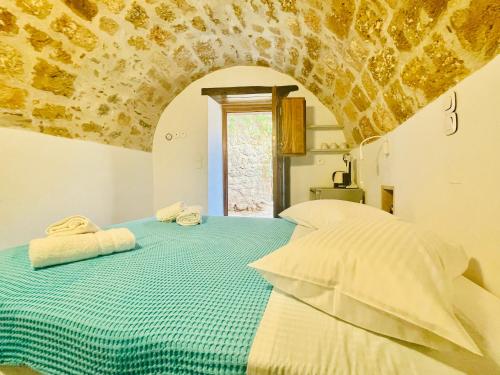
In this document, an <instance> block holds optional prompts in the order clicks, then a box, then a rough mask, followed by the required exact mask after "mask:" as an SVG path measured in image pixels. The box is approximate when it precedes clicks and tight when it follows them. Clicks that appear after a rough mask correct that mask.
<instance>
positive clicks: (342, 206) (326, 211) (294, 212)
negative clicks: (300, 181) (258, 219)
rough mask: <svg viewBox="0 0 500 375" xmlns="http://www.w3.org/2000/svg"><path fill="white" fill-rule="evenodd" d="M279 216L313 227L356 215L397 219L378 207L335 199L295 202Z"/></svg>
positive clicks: (318, 227)
mask: <svg viewBox="0 0 500 375" xmlns="http://www.w3.org/2000/svg"><path fill="white" fill-rule="evenodd" d="M279 216H280V217H281V218H283V219H285V220H288V221H291V222H292V223H295V224H299V225H303V226H306V227H309V228H314V229H320V228H325V227H329V226H331V225H334V224H337V223H338V222H339V221H341V220H345V219H354V218H358V217H364V218H373V219H377V218H379V219H390V218H391V219H397V218H396V217H395V216H393V215H391V214H390V213H388V212H385V211H382V210H380V209H378V208H375V207H372V206H367V205H365V204H361V203H355V202H349V201H343V200H337V199H317V200H312V201H307V202H302V203H299V204H295V205H293V206H291V207H289V208H287V209H286V210H284V211H282V212H281V213H280V214H279Z"/></svg>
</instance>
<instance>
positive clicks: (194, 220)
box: [177, 206, 202, 226]
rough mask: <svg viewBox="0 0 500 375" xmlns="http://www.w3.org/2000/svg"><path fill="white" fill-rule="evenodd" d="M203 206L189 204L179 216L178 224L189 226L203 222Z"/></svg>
mask: <svg viewBox="0 0 500 375" xmlns="http://www.w3.org/2000/svg"><path fill="white" fill-rule="evenodd" d="M201 210H202V207H201V206H189V207H187V208H186V209H185V210H184V211H182V212H181V213H180V214H179V215H178V216H177V224H179V225H183V226H188V225H196V224H201Z"/></svg>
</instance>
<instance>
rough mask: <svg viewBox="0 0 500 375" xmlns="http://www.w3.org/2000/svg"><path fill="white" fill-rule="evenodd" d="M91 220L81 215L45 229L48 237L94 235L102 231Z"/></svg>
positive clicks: (67, 218)
mask: <svg viewBox="0 0 500 375" xmlns="http://www.w3.org/2000/svg"><path fill="white" fill-rule="evenodd" d="M100 230H101V228H99V227H98V226H97V225H95V224H94V223H93V222H92V221H90V219H88V218H86V217H85V216H81V215H74V216H68V217H66V218H64V219H62V220H59V221H58V222H55V223H54V224H51V225H49V226H48V227H47V229H45V233H46V234H47V236H70V235H74V234H84V233H94V232H97V231H100Z"/></svg>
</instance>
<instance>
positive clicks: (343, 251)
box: [250, 219, 480, 354]
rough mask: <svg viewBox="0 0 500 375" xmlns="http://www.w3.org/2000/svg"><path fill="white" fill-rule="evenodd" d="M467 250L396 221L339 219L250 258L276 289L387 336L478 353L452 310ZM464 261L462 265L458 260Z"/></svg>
mask: <svg viewBox="0 0 500 375" xmlns="http://www.w3.org/2000/svg"><path fill="white" fill-rule="evenodd" d="M450 260H451V261H452V262H453V264H454V267H455V268H454V272H458V269H459V268H461V269H465V268H466V265H467V263H468V257H467V255H466V254H465V253H464V252H463V251H462V250H461V249H460V248H453V247H449V246H447V245H446V244H445V243H444V242H443V241H441V240H439V238H437V237H436V236H434V235H430V234H428V233H427V232H423V231H420V230H418V229H417V228H416V227H415V226H414V225H412V224H410V223H406V222H403V221H400V220H370V219H356V220H343V221H341V222H339V223H337V224H336V225H335V226H333V227H331V228H326V229H320V230H317V231H315V232H313V233H311V234H309V235H307V236H305V237H302V238H300V239H298V240H296V241H292V242H290V243H289V244H287V245H286V246H284V247H282V248H280V249H278V250H276V251H274V252H273V253H271V254H269V255H267V256H265V257H263V258H261V259H259V260H257V261H256V262H253V263H251V264H250V266H251V267H253V268H256V269H257V270H258V271H259V272H260V273H261V274H262V275H263V277H264V278H266V279H267V280H268V281H269V282H270V283H271V284H273V285H274V286H275V287H277V288H278V289H281V290H282V291H284V292H285V293H288V294H291V295H293V296H295V297H296V298H298V299H300V300H302V301H304V302H306V303H308V304H310V305H312V306H314V307H316V308H318V309H320V310H323V311H324V312H326V313H328V314H331V315H333V316H336V317H338V318H340V319H342V320H345V321H347V322H350V323H352V324H354V325H357V326H359V327H362V328H365V329H368V330H371V331H373V332H376V333H379V334H383V335H386V336H390V337H394V338H398V339H401V340H405V341H409V342H413V343H417V344H420V345H425V346H428V347H431V348H435V349H441V350H444V349H450V348H453V346H454V345H458V346H461V347H463V348H466V349H468V350H469V351H471V352H473V353H477V354H480V351H479V349H478V348H477V346H476V344H475V343H474V341H473V340H472V339H471V338H470V336H469V335H468V333H467V332H466V330H465V329H464V328H463V327H462V325H461V324H460V322H459V321H458V319H457V318H456V317H455V315H454V310H453V305H452V298H453V294H452V279H453V277H454V276H453V275H452V274H451V273H452V272H449V271H448V270H447V266H446V262H449V261H450ZM460 264H461V266H459V265H460Z"/></svg>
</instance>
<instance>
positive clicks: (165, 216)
mask: <svg viewBox="0 0 500 375" xmlns="http://www.w3.org/2000/svg"><path fill="white" fill-rule="evenodd" d="M184 208H185V204H184V202H182V201H179V202H175V203H174V204H171V205H170V206H167V207H164V208H161V209H159V210H158V211H156V219H157V220H158V221H167V222H170V221H174V220H175V219H176V218H177V216H178V215H179V214H180V213H181V212H182V211H183V210H184Z"/></svg>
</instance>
